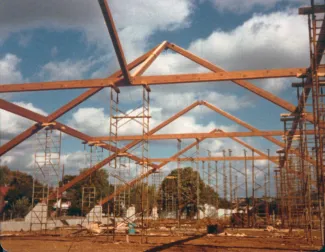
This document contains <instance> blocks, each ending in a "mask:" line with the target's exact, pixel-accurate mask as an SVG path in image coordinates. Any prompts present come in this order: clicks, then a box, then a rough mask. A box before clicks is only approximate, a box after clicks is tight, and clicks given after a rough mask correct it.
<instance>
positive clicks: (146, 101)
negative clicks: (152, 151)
mask: <svg viewBox="0 0 325 252" xmlns="http://www.w3.org/2000/svg"><path fill="white" fill-rule="evenodd" d="M150 92H151V90H150V88H149V86H146V85H144V86H143V90H142V98H143V107H142V135H143V141H142V171H141V174H143V173H146V172H148V170H149V164H148V163H149V138H148V133H149V130H150ZM141 188H142V193H141V195H142V199H141V221H142V236H141V242H143V236H145V242H146V243H147V242H148V236H147V229H148V227H149V199H148V197H149V181H148V177H146V178H145V179H144V180H142V186H141ZM144 213H145V214H144ZM144 218H146V223H144Z"/></svg>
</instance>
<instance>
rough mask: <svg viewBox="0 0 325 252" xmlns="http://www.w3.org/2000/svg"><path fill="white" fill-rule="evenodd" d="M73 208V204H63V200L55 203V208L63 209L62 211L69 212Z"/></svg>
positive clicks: (68, 202)
mask: <svg viewBox="0 0 325 252" xmlns="http://www.w3.org/2000/svg"><path fill="white" fill-rule="evenodd" d="M70 207H71V202H70V201H67V202H62V203H61V199H59V200H58V201H57V202H56V203H54V205H53V208H55V209H56V208H59V209H60V208H61V210H68V209H69V208H70Z"/></svg>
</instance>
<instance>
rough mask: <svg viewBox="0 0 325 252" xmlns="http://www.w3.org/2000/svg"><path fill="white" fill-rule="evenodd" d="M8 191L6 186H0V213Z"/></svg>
mask: <svg viewBox="0 0 325 252" xmlns="http://www.w3.org/2000/svg"><path fill="white" fill-rule="evenodd" d="M8 191H9V187H7V186H0V213H1V212H2V210H3V208H4V207H5V205H6V202H5V197H6V195H7V193H8Z"/></svg>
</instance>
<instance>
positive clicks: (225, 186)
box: [222, 150, 228, 201]
mask: <svg viewBox="0 0 325 252" xmlns="http://www.w3.org/2000/svg"><path fill="white" fill-rule="evenodd" d="M222 153H223V170H222V173H223V198H224V200H225V201H227V200H228V195H227V194H228V193H227V180H228V178H227V170H226V151H225V150H223V151H222Z"/></svg>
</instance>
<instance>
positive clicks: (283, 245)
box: [1, 229, 320, 252]
mask: <svg viewBox="0 0 325 252" xmlns="http://www.w3.org/2000/svg"><path fill="white" fill-rule="evenodd" d="M75 233H76V232H75V230H74V231H72V230H64V231H60V233H57V234H54V233H53V234H47V235H39V234H35V233H34V234H33V233H16V234H11V235H8V236H6V235H5V236H2V237H1V243H2V245H3V247H4V248H5V249H6V250H8V251H9V252H21V251H26V252H34V251H60V252H61V251H62V252H63V251H64V252H67V251H69V252H79V251H119V252H122V251H317V250H319V248H320V240H319V235H318V233H313V241H312V242H311V241H309V242H308V241H307V240H306V239H305V238H304V233H303V231H302V230H297V231H294V232H293V234H290V235H289V233H288V232H287V231H285V230H284V231H277V232H267V231H264V230H259V229H236V230H235V229H234V230H231V229H230V230H229V229H228V230H226V233H227V235H224V234H221V235H220V234H219V235H207V234H205V233H202V232H197V233H196V234H192V235H182V234H177V233H173V234H171V233H163V232H162V233H161V234H157V232H155V235H153V233H151V234H152V235H150V236H148V241H147V243H145V240H144V239H143V240H142V241H143V243H141V236H140V235H134V236H129V243H126V235H124V234H119V235H116V236H115V238H114V240H113V237H112V236H98V235H90V234H85V233H83V234H78V236H77V235H74V234H75ZM236 234H237V236H236ZM243 234H244V235H245V236H244V237H241V236H239V235H243Z"/></svg>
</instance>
